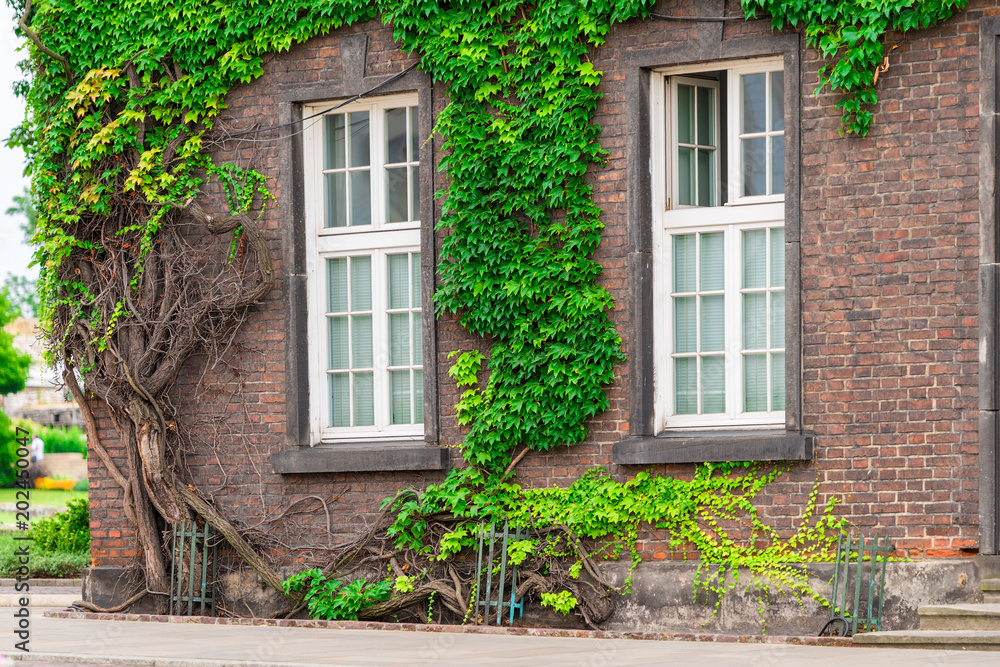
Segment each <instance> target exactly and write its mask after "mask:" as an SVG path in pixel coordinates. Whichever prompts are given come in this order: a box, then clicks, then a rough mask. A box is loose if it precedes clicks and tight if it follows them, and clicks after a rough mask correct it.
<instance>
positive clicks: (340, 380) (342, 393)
mask: <svg viewBox="0 0 1000 667" xmlns="http://www.w3.org/2000/svg"><path fill="white" fill-rule="evenodd" d="M328 377H329V378H330V426H350V425H351V391H350V382H351V378H350V375H348V374H347V373H335V374H334V375H329V376H328Z"/></svg>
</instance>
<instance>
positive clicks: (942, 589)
mask: <svg viewBox="0 0 1000 667" xmlns="http://www.w3.org/2000/svg"><path fill="white" fill-rule="evenodd" d="M604 568H605V571H606V572H607V574H608V575H609V577H610V578H611V580H612V581H613V582H615V583H616V584H617V585H623V584H624V582H625V577H626V576H627V568H626V566H625V565H624V564H622V563H609V564H605V565H604ZM697 569H698V565H697V563H673V562H666V563H643V564H641V565H640V566H639V567H638V568H637V569H636V570H635V572H634V573H633V575H632V587H631V588H632V592H631V593H630V594H627V595H622V596H621V598H620V599H619V601H618V608H617V610H616V611H615V613H614V615H613V616H612V617H611V618H610V619H609V620H608V621H607V622H606V623H605V624H604V629H606V630H620V631H640V632H642V631H650V632H653V631H658V632H714V633H725V634H750V635H756V634H762V633H766V634H768V635H815V634H817V633H818V632H819V631H820V629H821V628H822V627H823V625H824V624H825V623H826V621H827V620H828V619H829V618H830V610H829V609H828V608H827V607H825V606H823V605H821V604H820V603H818V602H817V601H815V600H813V599H812V598H805V599H798V598H796V597H794V596H793V595H791V594H790V593H789V592H787V591H783V590H779V589H778V588H776V587H774V586H770V587H768V586H761V585H759V583H758V582H756V581H755V580H754V579H753V577H751V576H750V575H749V573H748V572H741V573H740V577H739V580H738V581H736V582H734V586H733V588H732V589H731V590H730V591H729V592H728V593H726V594H725V595H724V596H722V601H721V604H719V605H718V608H717V610H716V603H717V602H718V599H717V598H716V597H715V596H714V595H709V596H707V597H706V596H705V595H701V596H699V599H698V600H697V601H696V600H694V580H695V574H696V572H697ZM808 570H809V572H810V573H811V574H812V575H813V577H812V580H813V582H814V583H815V586H816V590H817V591H819V592H820V594H822V595H824V596H826V597H827V598H829V597H830V595H831V586H830V580H831V579H832V577H833V566H832V565H829V564H815V565H810V566H809V568H808ZM981 571H985V568H984V565H983V564H982V563H980V562H979V561H978V560H973V559H969V560H938V561H915V562H893V563H889V565H888V566H887V569H886V582H885V594H886V597H885V603H884V607H883V614H882V628H883V629H884V630H912V629H916V628H918V627H919V622H920V621H919V617H918V615H917V609H918V608H919V607H921V606H925V605H935V604H958V603H973V602H982V592H981V590H980V586H979V583H980V578H981V574H980V573H981ZM291 574H292V572H291V571H289V572H283V573H282V576H289V575H291ZM83 576H84V578H83V595H84V599H85V600H87V601H89V602H92V603H94V604H97V605H99V606H102V607H111V606H114V605H116V604H120V603H121V601H123V600H125V599H127V598H128V596H129V595H131V594H132V593H134V591H136V590H138V585H136V584H134V583H132V584H131V585H130V584H129V581H128V578H127V576H126V572H125V570H124V569H122V568H114V567H95V568H89V569H87V570H84V575H83ZM217 593H218V596H219V598H218V605H219V607H220V609H225V610H227V611H228V612H230V613H234V614H236V615H239V616H253V617H258V618H261V617H264V618H266V617H271V616H273V615H275V614H276V613H277V612H278V611H279V610H280V609H281V608H282V607H283V606H284V605H283V600H282V599H281V597H280V596H279V595H278V594H277V593H275V592H274V591H272V590H270V589H268V588H267V587H266V586H264V585H263V584H262V583H261V582H260V580H259V578H258V577H257V575H256V574H255V573H254V572H252V571H249V570H247V571H244V572H232V573H228V574H226V575H224V576H222V577H221V578H220V581H219V584H218V590H217ZM154 604H155V600H154V599H153V598H151V597H148V596H147V597H146V598H144V599H143V600H140V601H139V602H138V603H137V604H136V605H135V606H134V607H133V608H132V609H130V610H128V611H131V612H133V613H150V612H152V611H153V606H154ZM525 622H526V623H527V624H529V625H532V626H536V627H537V626H547V627H582V626H581V625H580V623H579V620H578V619H577V618H576V617H575V616H573V615H570V616H567V617H563V616H561V615H559V614H557V613H555V612H553V611H551V610H549V609H545V608H542V607H540V606H539V605H538V603H537V602H535V603H532V604H530V605H528V607H527V608H526V610H525Z"/></svg>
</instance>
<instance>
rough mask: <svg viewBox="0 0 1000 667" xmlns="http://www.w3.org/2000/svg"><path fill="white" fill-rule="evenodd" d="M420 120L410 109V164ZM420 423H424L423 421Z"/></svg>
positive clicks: (416, 151)
mask: <svg viewBox="0 0 1000 667" xmlns="http://www.w3.org/2000/svg"><path fill="white" fill-rule="evenodd" d="M418 127H419V119H418V117H417V107H410V162H416V161H417V160H419V159H420V132H419V131H418V130H417V128H418ZM420 421H423V419H421V420H420Z"/></svg>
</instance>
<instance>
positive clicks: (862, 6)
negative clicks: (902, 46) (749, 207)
mask: <svg viewBox="0 0 1000 667" xmlns="http://www.w3.org/2000/svg"><path fill="white" fill-rule="evenodd" d="M740 2H741V3H742V5H743V9H744V11H745V12H746V16H747V18H754V17H755V16H756V13H757V10H760V11H761V12H763V13H766V14H769V15H770V16H771V25H772V26H773V27H774V29H775V30H781V29H782V28H784V27H785V26H786V25H787V26H791V27H792V28H798V27H799V26H802V28H803V29H804V32H805V35H806V43H807V44H809V46H812V47H813V48H815V49H816V50H818V51H819V53H820V55H821V56H822V57H823V58H825V59H826V60H827V63H826V64H825V65H824V66H823V67H822V68H821V69H820V71H819V86H818V87H817V89H816V91H817V92H819V91H820V90H821V89H822V88H823V87H824V86H830V88H832V89H833V90H835V91H840V92H843V93H844V97H843V98H842V99H841V100H840V101H838V102H837V108H838V109H840V110H841V112H842V113H843V116H842V117H841V132H843V131H844V130H846V131H847V132H849V133H850V132H853V133H855V134H857V135H858V136H861V137H863V136H865V135H866V134H868V131H869V130H870V129H871V125H872V112H871V111H870V110H869V109H870V108H871V107H872V106H874V105H875V104H876V103H877V102H878V93H877V92H876V83H877V82H878V77H879V74H880V73H881V72H884V71H885V70H886V69H887V68H888V66H889V63H888V52H887V51H886V44H885V43H884V42H885V36H886V34H887V33H888V32H889V31H896V32H897V33H899V34H900V35H902V34H903V33H906V32H908V31H910V30H915V29H919V28H929V27H931V26H933V25H937V24H938V23H940V22H942V21H946V20H947V19H949V18H951V15H952V14H953V13H954V12H955V11H956V10H958V9H962V8H963V7H965V5H966V4H967V3H968V0H877V1H876V2H871V1H869V0H847V1H844V0H740ZM896 46H897V45H892V46H890V47H889V48H890V50H891V49H893V48H895V47H896Z"/></svg>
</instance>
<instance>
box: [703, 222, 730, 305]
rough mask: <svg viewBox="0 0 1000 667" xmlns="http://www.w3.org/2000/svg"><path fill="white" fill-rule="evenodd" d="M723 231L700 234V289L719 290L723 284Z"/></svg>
mask: <svg viewBox="0 0 1000 667" xmlns="http://www.w3.org/2000/svg"><path fill="white" fill-rule="evenodd" d="M725 262H726V260H725V257H724V256H723V233H722V232H715V233H712V234H702V235H701V267H700V268H701V290H702V291H703V292H708V291H711V290H721V289H723V286H724V284H725V272H726V270H725Z"/></svg>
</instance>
